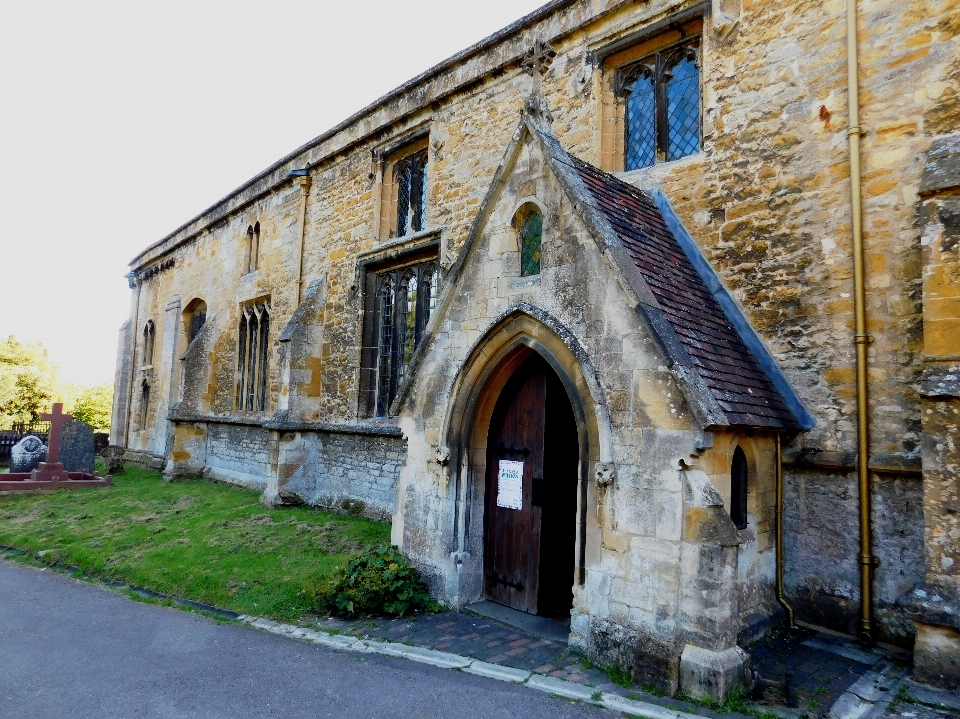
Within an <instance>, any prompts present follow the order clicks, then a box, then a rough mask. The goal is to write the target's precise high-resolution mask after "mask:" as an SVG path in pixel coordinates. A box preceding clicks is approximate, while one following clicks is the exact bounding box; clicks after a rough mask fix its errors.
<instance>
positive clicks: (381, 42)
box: [0, 0, 546, 383]
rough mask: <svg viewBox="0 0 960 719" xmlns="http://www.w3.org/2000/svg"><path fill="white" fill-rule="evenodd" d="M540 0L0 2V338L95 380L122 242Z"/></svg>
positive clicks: (134, 243)
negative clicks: (33, 346)
mask: <svg viewBox="0 0 960 719" xmlns="http://www.w3.org/2000/svg"><path fill="white" fill-rule="evenodd" d="M545 1H546V0H370V1H358V0H354V1H353V2H349V1H348V0H339V1H336V2H334V1H333V0H313V1H312V2H302V1H298V2H293V1H290V2H284V1H282V0H280V1H278V0H273V1H270V2H268V1H267V0H259V1H258V2H245V1H241V0H232V1H223V2H213V1H204V0H192V1H191V2H173V1H167V2H146V1H139V0H123V1H122V2H85V1H83V0H74V1H73V2H43V1H41V0H30V1H29V2H9V1H7V0H0V183H2V186H0V337H6V336H7V335H10V334H14V335H16V336H17V338H18V339H21V340H24V341H42V342H43V343H44V344H45V345H46V346H47V347H48V348H49V350H50V353H51V355H52V357H53V359H54V361H55V362H56V363H57V364H58V365H60V367H61V370H62V377H63V378H64V379H66V380H68V381H72V382H80V383H100V382H108V381H112V379H113V373H114V360H115V354H116V346H117V331H118V329H119V327H120V325H121V324H122V323H123V321H124V320H125V319H126V318H127V315H128V314H129V305H130V291H129V290H128V289H127V284H126V280H124V279H123V275H124V274H125V273H126V272H128V271H129V270H128V267H127V263H128V262H129V261H130V260H131V259H132V258H133V256H134V255H136V254H137V252H138V251H139V250H141V249H143V248H144V247H146V246H147V245H149V244H150V243H152V242H155V241H156V240H158V239H160V238H161V237H163V236H164V235H166V234H168V233H170V232H171V231H173V230H174V229H176V228H177V227H179V226H180V225H181V224H183V223H184V222H185V221H187V220H189V219H191V218H192V217H194V216H195V215H197V214H198V213H200V212H201V211H202V210H204V209H206V208H207V207H209V206H210V205H211V204H213V203H214V202H216V201H217V200H219V199H220V198H221V197H223V196H224V195H226V194H227V193H229V192H230V191H231V190H233V189H235V188H236V187H238V186H239V185H240V184H242V183H243V182H244V181H246V180H248V179H250V178H251V177H253V176H254V175H255V174H257V173H258V172H260V171H261V170H263V169H265V168H266V167H267V166H268V165H270V164H271V163H273V162H274V161H276V160H278V159H279V158H280V157H282V156H283V155H285V154H287V153H288V152H290V151H292V150H294V149H295V148H297V147H299V146H300V145H302V144H303V143H305V142H307V141H309V140H310V139H312V138H314V137H316V136H317V135H319V134H321V133H322V132H323V131H325V130H327V129H329V128H330V127H332V126H333V125H335V124H337V123H338V122H340V121H341V120H343V119H345V118H347V117H348V116H350V115H352V114H353V113H354V112H356V111H358V110H360V109H361V108H363V107H365V106H366V105H368V104H370V103H371V102H373V101H374V100H376V99H377V98H378V97H380V96H381V95H383V94H385V93H386V92H388V91H389V90H391V89H393V88H394V87H396V86H398V85H400V84H402V83H403V82H405V81H407V80H409V79H411V78H413V77H414V76H416V75H418V74H420V73H421V72H423V71H424V70H426V69H427V68H429V67H431V66H433V65H435V64H437V63H438V62H441V61H442V60H444V59H446V58H447V57H449V56H451V55H453V54H455V53H456V52H458V51H460V50H462V49H464V48H466V47H468V46H469V45H472V44H473V43H475V42H477V41H478V40H481V39H482V38H484V37H486V36H487V35H490V34H491V33H494V32H496V31H497V30H499V29H500V28H502V27H505V26H506V25H508V24H510V23H511V22H513V21H514V20H517V19H519V18H520V17H522V16H523V15H526V14H527V13H529V12H531V11H532V10H534V9H536V8H537V7H539V6H540V5H542V4H543V3H544V2H545Z"/></svg>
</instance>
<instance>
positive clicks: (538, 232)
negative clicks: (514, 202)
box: [520, 211, 543, 277]
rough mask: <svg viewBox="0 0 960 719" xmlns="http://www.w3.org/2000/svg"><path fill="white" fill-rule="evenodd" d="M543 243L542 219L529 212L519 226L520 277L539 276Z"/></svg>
mask: <svg viewBox="0 0 960 719" xmlns="http://www.w3.org/2000/svg"><path fill="white" fill-rule="evenodd" d="M542 243H543V218H542V217H541V216H540V213H539V212H535V211H531V212H529V213H527V215H526V217H524V218H523V221H522V222H521V224H520V276H521V277H530V276H531V275H539V274H540V257H541V250H542Z"/></svg>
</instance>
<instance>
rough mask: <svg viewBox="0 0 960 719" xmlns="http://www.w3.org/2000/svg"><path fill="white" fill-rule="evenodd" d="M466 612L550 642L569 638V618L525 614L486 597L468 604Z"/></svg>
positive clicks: (565, 641)
mask: <svg viewBox="0 0 960 719" xmlns="http://www.w3.org/2000/svg"><path fill="white" fill-rule="evenodd" d="M465 610H466V611H467V612H473V613H474V614H479V615H480V616H482V617H486V618H487V619H495V620H496V621H498V622H500V623H501V624H506V625H507V626H510V627H515V628H516V629H520V630H522V631H524V632H526V633H527V634H533V635H534V636H537V637H540V638H541V639H548V640H550V641H551V642H562V643H563V644H566V643H567V640H568V639H569V638H570V618H569V617H568V618H567V620H566V621H560V620H557V619H551V618H549V617H540V616H537V615H536V614H527V613H526V612H521V611H519V610H517V609H513V608H511V607H508V606H506V605H503V604H497V603H496V602H488V601H487V600H486V599H484V600H481V601H479V602H475V603H473V604H468V605H467V606H466V608H465Z"/></svg>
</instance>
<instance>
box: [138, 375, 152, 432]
mask: <svg viewBox="0 0 960 719" xmlns="http://www.w3.org/2000/svg"><path fill="white" fill-rule="evenodd" d="M149 410H150V383H149V382H147V381H146V380H144V381H143V384H142V385H140V429H146V428H147V413H148V412H149Z"/></svg>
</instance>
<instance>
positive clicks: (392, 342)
mask: <svg viewBox="0 0 960 719" xmlns="http://www.w3.org/2000/svg"><path fill="white" fill-rule="evenodd" d="M439 281H440V270H439V265H438V263H437V260H436V256H435V255H434V256H432V257H429V258H428V259H426V260H421V261H419V262H415V263H407V264H403V265H400V266H393V267H388V268H380V269H378V270H375V271H373V272H371V274H370V284H369V288H370V290H369V291H370V292H371V296H372V300H371V297H368V298H367V303H368V305H369V306H370V307H369V310H368V312H367V316H368V320H369V321H371V322H372V326H373V327H374V328H375V330H376V331H375V333H374V336H373V337H371V340H372V341H373V342H374V343H375V345H374V347H373V348H372V350H373V351H372V352H369V353H365V354H367V355H368V356H369V357H370V359H369V360H367V362H368V363H369V364H370V365H372V366H371V367H370V371H372V372H373V373H375V378H373V379H374V381H373V382H371V383H370V385H371V387H370V389H371V390H372V392H371V394H372V402H371V403H370V406H368V411H369V412H370V413H371V414H374V415H376V416H378V417H382V416H386V414H387V412H388V411H389V409H390V404H391V403H392V402H393V400H394V399H395V398H396V396H397V390H398V389H399V387H400V384H401V383H402V382H403V378H404V376H405V375H406V373H407V371H408V369H409V367H410V362H411V360H412V359H413V356H414V353H415V352H416V349H417V347H418V346H419V344H420V341H421V339H422V338H423V333H424V330H425V329H426V326H427V322H428V321H429V319H430V315H431V314H432V312H433V310H434V309H435V308H436V303H437V286H438V283H439Z"/></svg>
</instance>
